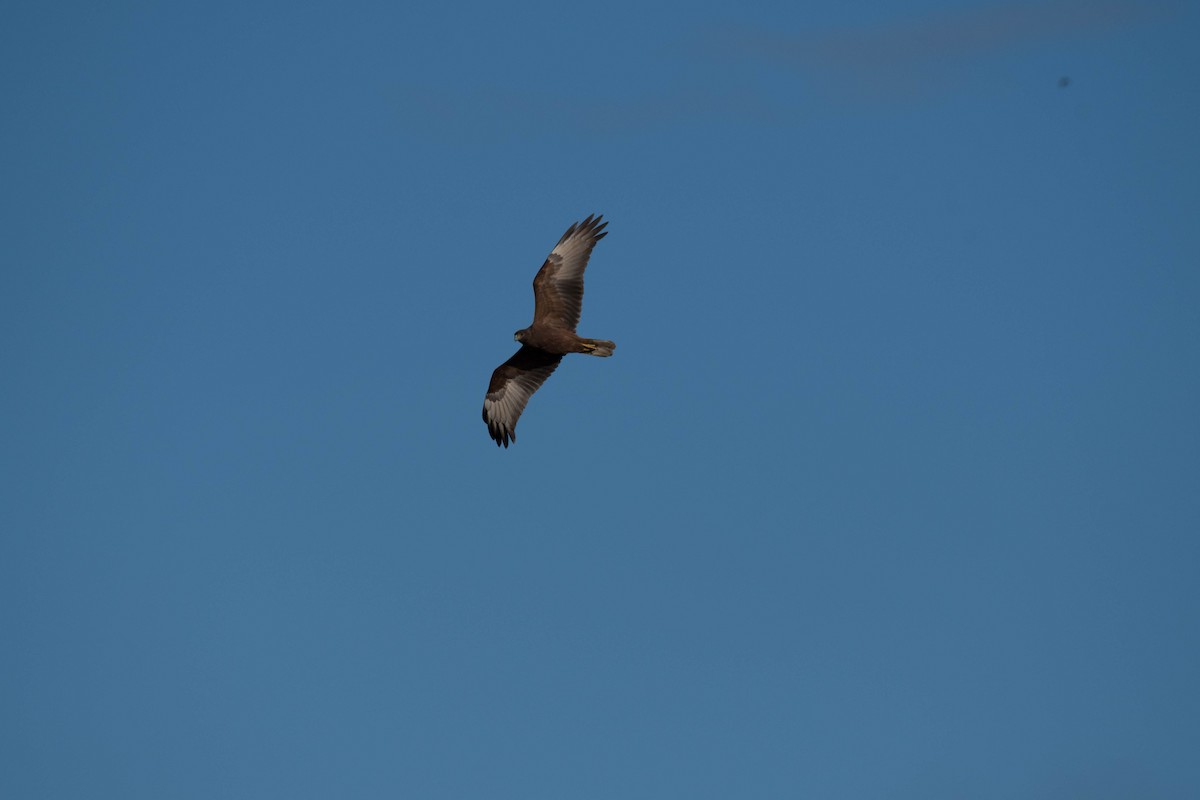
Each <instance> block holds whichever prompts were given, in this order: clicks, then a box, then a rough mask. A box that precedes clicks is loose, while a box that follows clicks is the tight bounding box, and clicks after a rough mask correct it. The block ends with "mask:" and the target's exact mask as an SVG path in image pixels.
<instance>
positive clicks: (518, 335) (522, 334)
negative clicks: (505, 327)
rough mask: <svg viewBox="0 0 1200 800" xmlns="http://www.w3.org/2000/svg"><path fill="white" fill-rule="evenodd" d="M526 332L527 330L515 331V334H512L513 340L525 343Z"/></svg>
mask: <svg viewBox="0 0 1200 800" xmlns="http://www.w3.org/2000/svg"><path fill="white" fill-rule="evenodd" d="M528 330H529V329H528V328H521V330H519V331H517V332H516V333H514V334H513V338H514V339H516V340H517V341H518V342H523V341H525V333H526V332H527V331H528Z"/></svg>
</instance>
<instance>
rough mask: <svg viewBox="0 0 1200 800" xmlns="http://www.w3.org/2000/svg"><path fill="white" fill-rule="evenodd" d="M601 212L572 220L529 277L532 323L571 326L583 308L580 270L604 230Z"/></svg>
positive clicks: (581, 270)
mask: <svg viewBox="0 0 1200 800" xmlns="http://www.w3.org/2000/svg"><path fill="white" fill-rule="evenodd" d="M602 219H604V217H603V216H596V217H593V216H592V215H588V218H587V219H585V220H584V221H583V222H576V223H575V224H573V225H572V226H571V227H569V228H567V232H566V233H564V234H563V235H562V238H561V239H559V240H558V244H556V245H555V246H554V249H553V250H551V251H550V255H549V256H547V257H546V263H544V264H542V268H541V269H539V270H538V274H537V275H536V276H535V277H534V279H533V303H534V305H533V324H534V325H537V324H539V323H540V324H543V325H553V326H555V327H566V328H569V329H570V330H572V331H573V330H575V326H576V325H578V324H579V313H580V311H581V310H582V309H583V271H584V270H585V269H587V264H588V258H589V257H590V256H591V255H592V248H593V247H595V246H596V242H598V241H600V240H601V239H603V238H604V237H605V236H607V235H608V234H607V233H606V232H605V230H604V228H605V226H606V225H608V223H607V222H601V220H602Z"/></svg>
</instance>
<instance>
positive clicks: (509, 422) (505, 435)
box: [483, 345, 562, 447]
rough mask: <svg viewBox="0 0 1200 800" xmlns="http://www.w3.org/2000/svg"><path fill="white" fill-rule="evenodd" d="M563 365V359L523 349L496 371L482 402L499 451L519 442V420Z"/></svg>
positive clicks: (489, 428)
mask: <svg viewBox="0 0 1200 800" xmlns="http://www.w3.org/2000/svg"><path fill="white" fill-rule="evenodd" d="M560 361H562V356H560V355H558V356H556V355H554V354H553V353H547V352H546V351H545V350H539V349H538V348H536V347H529V346H528V345H521V349H520V350H518V351H517V352H516V353H514V354H513V357H512V358H510V359H509V360H508V361H505V362H504V363H503V364H501V365H500V366H498V367H496V371H495V372H493V373H492V382H491V383H489V384H488V390H487V395H486V396H485V397H484V398H483V421H484V422H486V423H487V426H488V433H489V434H490V435H491V437H492V438H493V439H495V440H496V446H497V447H499V446H500V445H504V446H505V447H508V443H509V442H510V441H512V442H515V441H516V440H517V420H518V419H519V418H520V416H521V412H522V411H524V410H525V404H526V403H528V402H529V398H530V397H532V396H533V393H534V392H536V391H537V390H538V389H539V388H540V387H541V385H542V384H543V383H545V382H546V378H549V377H550V373H551V372H554V369H555V368H556V367H557V366H558V362H560Z"/></svg>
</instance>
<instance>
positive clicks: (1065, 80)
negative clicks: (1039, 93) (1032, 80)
mask: <svg viewBox="0 0 1200 800" xmlns="http://www.w3.org/2000/svg"><path fill="white" fill-rule="evenodd" d="M1070 85H1071V79H1070V77H1068V76H1066V75H1063V76H1062V77H1061V78H1059V79H1058V88H1060V89H1065V88H1067V87H1068V86H1070Z"/></svg>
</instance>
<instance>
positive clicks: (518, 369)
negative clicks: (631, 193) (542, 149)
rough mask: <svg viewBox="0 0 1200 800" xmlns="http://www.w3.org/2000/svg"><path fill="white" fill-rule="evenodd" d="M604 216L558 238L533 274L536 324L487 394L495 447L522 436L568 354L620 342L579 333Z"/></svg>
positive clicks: (607, 350)
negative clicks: (532, 402) (586, 275)
mask: <svg viewBox="0 0 1200 800" xmlns="http://www.w3.org/2000/svg"><path fill="white" fill-rule="evenodd" d="M602 219H603V216H593V215H589V216H588V218H587V219H585V220H584V221H583V222H576V223H575V224H573V225H572V226H571V227H569V228H567V232H566V233H564V234H563V235H562V238H561V239H559V240H558V244H556V245H555V246H554V249H553V250H551V251H550V255H548V256H547V257H546V263H544V264H542V268H541V269H539V270H538V273H537V275H536V276H534V279H533V324H532V325H530V326H529V327H528V328H522V329H521V330H519V331H517V332H516V333H515V334H513V336H514V338H515V339H516V340H517V341H518V342H520V343H521V349H520V350H518V351H517V352H516V353H514V354H513V357H512V358H510V359H509V360H508V361H505V362H504V363H503V364H501V365H500V366H498V367H496V371H495V372H493V373H492V382H491V383H489V384H488V390H487V395H486V396H485V397H484V398H483V421H484V422H486V423H487V427H488V434H490V435H491V437H492V438H493V439H495V440H496V446H497V447H499V446H500V445H504V446H505V447H508V443H509V442H515V441H516V440H517V420H518V419H519V418H520V417H521V412H522V411H524V410H525V404H526V403H528V402H529V398H530V397H532V396H533V393H534V392H536V391H537V390H538V389H539V388H540V387H541V385H542V384H543V383H545V382H546V379H547V378H549V377H550V373H552V372H554V370H555V369H556V368H557V367H558V362H560V361H562V357H563V356H565V355H566V354H567V353H586V354H587V355H589V356H611V355H612V354H613V350H614V349H615V348H616V345H615V344H614V343H612V342H610V341H608V340H607V339H584V338H583V337H582V336H577V335H576V334H575V326H576V325H578V324H579V313H580V311H581V309H582V306H583V271H584V270H585V269H586V268H587V264H588V258H589V257H590V256H591V255H592V248H593V247H595V246H596V242H598V241H600V240H601V239H603V238H604V237H605V236H607V235H608V233H607V232H606V231H605V230H604V228H605V226H607V225H608V223H607V222H601V221H600V220H602Z"/></svg>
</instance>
